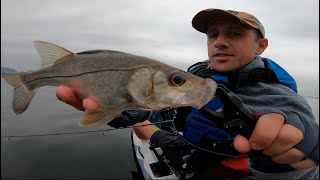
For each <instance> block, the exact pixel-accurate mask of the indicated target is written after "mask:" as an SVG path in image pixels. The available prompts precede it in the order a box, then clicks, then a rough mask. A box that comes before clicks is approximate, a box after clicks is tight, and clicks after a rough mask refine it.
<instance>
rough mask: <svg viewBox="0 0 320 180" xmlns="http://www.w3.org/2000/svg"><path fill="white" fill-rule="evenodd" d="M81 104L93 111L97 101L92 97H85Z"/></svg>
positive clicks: (96, 106)
mask: <svg viewBox="0 0 320 180" xmlns="http://www.w3.org/2000/svg"><path fill="white" fill-rule="evenodd" d="M82 105H83V107H84V108H85V109H87V110H89V111H94V110H96V109H97V108H98V103H97V101H95V100H94V99H92V98H86V99H84V100H83V101H82Z"/></svg>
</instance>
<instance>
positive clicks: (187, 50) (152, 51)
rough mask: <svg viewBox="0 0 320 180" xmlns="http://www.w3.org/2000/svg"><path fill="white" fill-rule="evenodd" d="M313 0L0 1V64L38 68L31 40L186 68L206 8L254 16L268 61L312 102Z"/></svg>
mask: <svg viewBox="0 0 320 180" xmlns="http://www.w3.org/2000/svg"><path fill="white" fill-rule="evenodd" d="M318 7H319V1H318V0H304V1H298V0H294V1H292V0H265V1H252V0H238V1H233V0H219V1H218V0H205V1H200V0H199V1H195V0H193V1H191V0H179V1H174V0H161V1H151V0H134V1H133V0H108V1H103V0H50V1H49V0H2V1H1V66H2V67H10V68H14V69H16V70H24V71H26V70H30V69H38V68H40V57H39V55H38V54H37V51H36V49H35V48H34V46H33V41H34V40H44V41H48V42H51V43H54V44H57V45H59V46H62V47H64V48H66V49H68V50H70V51H73V52H80V51H85V50H92V49H112V50H118V51H124V52H128V53H133V54H137V55H142V56H147V57H150V58H154V59H158V60H160V61H163V62H165V63H168V64H171V65H173V66H175V67H178V68H181V69H183V70H186V68H187V67H188V66H189V65H191V64H193V63H195V62H197V61H202V60H205V59H207V49H206V36H205V35H204V34H202V33H199V32H198V31H196V30H195V29H193V28H192V26H191V20H192V18H193V16H194V15H195V14H196V13H197V12H199V11H200V10H203V9H206V8H221V9H232V10H239V11H247V12H249V13H252V14H254V15H255V16H256V17H257V18H258V19H259V20H260V21H261V22H262V24H263V25H264V26H265V30H266V37H267V38H268V39H269V47H268V48H267V50H266V51H265V52H264V53H263V54H262V56H264V57H269V58H271V59H274V60H276V61H277V62H278V63H279V64H280V65H282V66H283V67H284V68H285V69H287V71H288V72H289V73H291V74H292V75H293V76H294V77H295V78H296V80H297V82H298V84H299V85H300V86H299V87H300V88H299V89H302V90H303V92H304V95H312V96H319V8H318Z"/></svg>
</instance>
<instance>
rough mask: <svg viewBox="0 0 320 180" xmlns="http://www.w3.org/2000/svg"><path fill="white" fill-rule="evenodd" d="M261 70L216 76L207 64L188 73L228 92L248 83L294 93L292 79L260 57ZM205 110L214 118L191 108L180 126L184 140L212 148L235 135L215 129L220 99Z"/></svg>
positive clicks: (276, 66) (220, 107) (200, 65)
mask: <svg viewBox="0 0 320 180" xmlns="http://www.w3.org/2000/svg"><path fill="white" fill-rule="evenodd" d="M262 61H263V62H264V64H265V68H256V69H252V70H250V71H248V72H241V73H228V74H227V73H224V74H222V73H217V72H215V71H214V70H209V69H207V68H206V67H207V65H208V62H207V63H206V62H200V63H197V64H195V66H198V67H194V66H191V67H190V68H189V69H188V71H190V72H191V73H193V74H196V75H198V76H201V77H204V78H208V77H210V78H212V79H213V80H215V81H216V82H217V83H218V84H224V85H225V86H226V87H228V88H229V89H230V90H231V91H233V92H237V88H238V87H239V86H240V85H241V84H248V83H257V82H264V83H281V84H284V85H285V86H288V87H290V88H291V89H292V90H293V91H295V92H297V85H296V82H295V80H294V79H293V78H292V77H291V76H290V75H289V74H288V73H287V72H286V71H285V70H284V69H283V68H282V67H280V66H279V65H278V64H277V63H275V62H274V61H272V60H270V59H268V58H262ZM205 108H206V109H210V110H211V111H214V112H217V115H216V116H215V117H214V119H212V117H208V116H206V115H205V114H204V113H202V111H201V110H198V109H195V108H192V109H191V113H190V114H189V115H188V116H187V118H186V124H185V126H184V130H183V131H184V132H183V135H184V138H185V139H186V140H188V141H190V142H191V143H193V144H195V145H198V146H202V147H207V146H208V145H212V142H217V143H219V142H223V141H226V140H228V139H230V138H232V137H234V136H235V135H236V134H234V133H230V132H226V131H224V130H221V129H220V128H219V122H221V121H223V116H219V112H222V111H223V103H222V101H221V99H220V98H215V99H213V100H211V101H210V102H209V103H207V104H206V105H205Z"/></svg>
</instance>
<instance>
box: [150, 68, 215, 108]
mask: <svg viewBox="0 0 320 180" xmlns="http://www.w3.org/2000/svg"><path fill="white" fill-rule="evenodd" d="M216 89H217V83H216V82H215V81H213V80H212V79H209V78H201V77H198V76H195V75H193V74H191V73H187V72H184V71H182V70H172V71H158V72H156V73H155V74H154V76H153V94H152V96H151V97H150V100H151V101H152V102H154V103H151V102H149V104H150V105H152V106H153V107H154V108H165V107H183V106H192V107H194V108H197V109H200V108H201V107H203V106H204V105H205V104H207V103H208V102H209V101H210V100H212V99H213V98H214V94H215V92H216Z"/></svg>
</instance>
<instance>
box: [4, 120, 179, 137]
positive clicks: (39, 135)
mask: <svg viewBox="0 0 320 180" xmlns="http://www.w3.org/2000/svg"><path fill="white" fill-rule="evenodd" d="M172 121H173V120H166V121H161V122H154V123H150V124H142V125H133V126H127V127H120V128H109V129H99V130H91V131H75V132H64V133H47V134H29V135H17V136H13V135H12V136H1V139H5V138H7V139H8V140H10V139H11V138H32V137H47V136H63V135H74V134H88V133H96V132H103V133H104V132H107V131H115V130H121V129H129V128H136V127H143V126H150V125H156V124H162V123H166V122H172ZM103 135H104V134H103Z"/></svg>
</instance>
